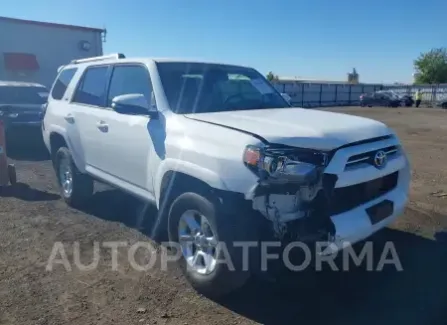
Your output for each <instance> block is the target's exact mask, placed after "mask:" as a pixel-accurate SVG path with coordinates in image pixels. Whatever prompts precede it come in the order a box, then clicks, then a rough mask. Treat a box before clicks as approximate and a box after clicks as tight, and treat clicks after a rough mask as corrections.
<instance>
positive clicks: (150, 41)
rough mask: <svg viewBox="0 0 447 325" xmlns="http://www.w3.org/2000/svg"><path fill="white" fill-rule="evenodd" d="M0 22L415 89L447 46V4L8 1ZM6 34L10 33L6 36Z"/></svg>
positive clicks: (0, 2) (153, 50)
mask: <svg viewBox="0 0 447 325" xmlns="http://www.w3.org/2000/svg"><path fill="white" fill-rule="evenodd" d="M0 8H1V11H0V15H1V16H8V17H14V18H22V19H30V20H40V21H49V22H56V23H65V24H73V25H81V26H90V27H99V28H104V27H105V28H106V29H107V41H106V43H105V44H104V53H116V52H121V53H124V54H125V55H126V56H127V57H130V56H148V57H176V58H188V59H203V60H209V61H217V62H223V63H232V64H242V65H248V66H251V67H254V68H256V69H257V70H259V71H260V72H262V73H264V74H266V73H268V72H269V71H273V73H275V74H276V75H279V76H286V77H299V78H304V79H319V80H346V79H347V73H348V72H351V71H352V69H353V68H356V70H357V72H358V73H359V75H360V81H361V82H386V83H392V82H411V80H412V73H413V61H414V59H416V58H417V57H418V55H419V54H420V53H421V52H425V51H428V50H430V49H431V48H434V47H446V46H447V19H446V17H447V16H446V13H447V1H446V0H424V1H422V0H372V1H366V0H363V1H362V0H307V1H304V0H288V1H286V0H258V1H256V0H208V1H205V0H188V1H187V0H127V1H118V0H40V1H38V0H13V1H11V0H0ZM0 32H1V31H0Z"/></svg>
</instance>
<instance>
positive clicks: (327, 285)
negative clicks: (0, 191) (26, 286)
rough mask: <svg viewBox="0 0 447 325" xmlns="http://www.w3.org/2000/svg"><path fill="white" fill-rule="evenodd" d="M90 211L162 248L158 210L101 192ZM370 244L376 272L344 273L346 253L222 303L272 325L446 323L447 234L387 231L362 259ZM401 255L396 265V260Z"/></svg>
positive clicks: (253, 285) (251, 286) (253, 284)
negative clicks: (158, 236) (332, 263)
mask: <svg viewBox="0 0 447 325" xmlns="http://www.w3.org/2000/svg"><path fill="white" fill-rule="evenodd" d="M84 212H86V213H89V214H91V215H93V216H95V217H98V218H101V219H104V220H109V221H113V222H120V223H123V224H124V225H126V226H128V227H130V228H136V229H138V230H139V231H140V232H141V233H143V234H144V235H146V236H148V237H149V238H151V239H153V240H155V241H157V242H160V241H159V240H157V239H156V238H154V234H153V225H154V224H155V222H156V220H157V215H158V214H157V211H156V209H155V207H152V206H147V205H145V204H143V203H142V202H141V201H139V200H138V199H136V198H134V197H132V196H130V195H127V194H125V193H123V192H122V191H119V190H114V189H105V190H102V191H98V192H96V193H95V194H94V195H93V197H92V200H91V202H90V204H89V205H88V207H86V208H85V209H84ZM140 217H144V218H140ZM368 243H371V244H372V247H373V255H372V256H373V263H372V266H373V267H372V270H369V269H368V268H367V267H366V266H367V265H366V264H367V263H365V260H364V261H363V264H361V265H360V266H356V265H354V263H353V262H352V261H351V260H349V262H350V263H349V264H348V266H349V267H348V269H346V268H343V259H342V257H343V255H340V254H339V256H338V257H337V260H336V264H335V266H336V267H337V268H338V269H337V270H332V269H331V268H330V267H328V265H326V267H324V268H323V269H322V270H321V271H316V270H315V268H308V269H306V270H305V271H303V272H297V273H293V272H287V271H284V272H283V273H282V274H280V275H279V276H278V277H277V278H276V279H277V280H276V282H272V281H266V280H265V279H262V278H260V277H253V278H252V279H251V280H250V281H249V282H248V283H247V284H246V285H245V286H244V287H243V288H241V289H240V290H237V291H236V292H234V293H233V294H231V295H229V296H227V297H225V298H223V299H219V300H215V302H216V303H218V304H221V305H222V306H224V307H226V308H228V309H229V310H231V311H233V312H235V313H237V314H240V315H242V316H244V317H246V318H248V319H250V320H253V321H255V322H259V323H262V324H272V325H279V324H294V323H298V322H300V323H304V324H321V323H331V324H362V325H365V324H374V325H375V324H382V325H387V324H393V325H395V324H406V325H412V324H415V325H416V324H417V325H420V324H445V319H447V308H446V306H447V280H446V275H447V245H446V242H445V233H444V232H442V233H438V234H437V235H436V239H435V240H430V239H426V238H424V237H421V236H418V235H415V234H411V233H407V232H403V231H400V230H393V229H384V230H382V231H380V232H379V233H377V234H375V235H374V236H372V237H371V238H370V239H369V240H368V242H364V243H359V244H357V245H355V251H356V252H357V254H358V253H359V252H360V250H361V249H363V247H364V245H367V244H368ZM390 247H391V248H392V249H391V250H390ZM385 248H388V250H386V249H385ZM384 252H385V253H384ZM393 253H396V254H395V255H393ZM396 256H397V261H396V259H394V260H393V259H392V257H396ZM323 266H325V264H324V263H323ZM400 267H402V270H399V268H400Z"/></svg>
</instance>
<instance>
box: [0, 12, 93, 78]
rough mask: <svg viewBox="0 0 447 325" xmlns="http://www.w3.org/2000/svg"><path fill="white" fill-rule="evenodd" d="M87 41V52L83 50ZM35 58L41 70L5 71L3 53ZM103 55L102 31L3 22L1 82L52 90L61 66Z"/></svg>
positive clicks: (0, 54)
mask: <svg viewBox="0 0 447 325" xmlns="http://www.w3.org/2000/svg"><path fill="white" fill-rule="evenodd" d="M80 41H88V42H90V44H91V48H90V50H89V51H88V52H86V51H83V50H82V49H81V48H80V45H79V42H80ZM5 52H15V53H17V52H18V53H30V54H34V55H36V58H37V62H38V63H39V70H36V71H29V72H25V71H23V72H20V73H18V72H15V71H10V70H7V69H5V65H4V62H3V61H4V58H3V53H5ZM96 55H102V37H101V32H100V31H93V30H83V29H74V28H62V27H55V26H41V25H37V24H30V23H21V22H12V21H7V20H2V19H0V80H14V81H29V82H38V83H41V84H44V85H45V86H48V87H50V86H51V84H52V83H53V80H54V78H55V77H56V74H57V69H58V67H59V66H61V65H64V64H67V63H68V62H70V61H71V60H73V59H78V58H84V57H90V56H96Z"/></svg>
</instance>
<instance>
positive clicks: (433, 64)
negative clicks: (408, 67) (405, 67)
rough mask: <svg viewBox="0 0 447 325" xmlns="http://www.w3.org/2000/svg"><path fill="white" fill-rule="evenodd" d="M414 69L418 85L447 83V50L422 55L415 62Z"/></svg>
mask: <svg viewBox="0 0 447 325" xmlns="http://www.w3.org/2000/svg"><path fill="white" fill-rule="evenodd" d="M414 68H415V70H416V75H415V76H416V77H415V79H416V80H415V83H417V84H441V83H447V48H445V47H444V48H437V49H432V50H430V51H429V52H426V53H421V55H419V57H418V58H417V59H416V60H414Z"/></svg>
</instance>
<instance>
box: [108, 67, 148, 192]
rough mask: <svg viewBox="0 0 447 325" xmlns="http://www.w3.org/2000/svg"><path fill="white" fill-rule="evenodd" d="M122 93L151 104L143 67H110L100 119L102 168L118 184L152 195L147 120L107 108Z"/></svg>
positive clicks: (146, 74)
mask: <svg viewBox="0 0 447 325" xmlns="http://www.w3.org/2000/svg"><path fill="white" fill-rule="evenodd" d="M126 94H142V95H144V96H145V97H146V100H147V102H148V103H150V102H151V94H152V85H151V81H150V75H149V71H148V70H147V68H146V67H145V66H143V65H139V64H119V65H116V66H114V68H113V71H112V75H111V80H110V86H109V91H108V96H107V104H106V106H107V108H108V110H107V117H105V119H104V121H105V123H106V124H107V127H108V132H107V134H106V136H105V138H106V140H105V143H104V144H103V149H102V152H103V157H102V159H103V162H104V166H105V167H104V169H105V170H107V172H108V173H110V174H112V175H114V176H115V177H117V178H119V180H121V181H124V182H126V183H128V184H130V185H133V186H136V187H138V188H140V189H144V190H148V191H150V192H152V191H153V189H152V174H151V172H150V169H149V158H150V157H149V156H150V153H151V152H153V144H152V139H151V136H150V133H149V122H150V117H148V116H144V115H126V114H120V113H117V112H115V111H113V110H112V109H111V103H112V99H113V98H114V97H116V96H120V95H126Z"/></svg>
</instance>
